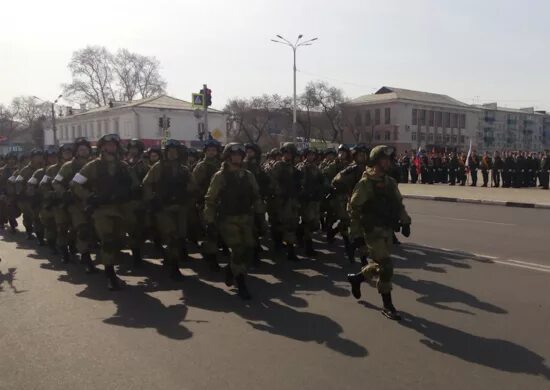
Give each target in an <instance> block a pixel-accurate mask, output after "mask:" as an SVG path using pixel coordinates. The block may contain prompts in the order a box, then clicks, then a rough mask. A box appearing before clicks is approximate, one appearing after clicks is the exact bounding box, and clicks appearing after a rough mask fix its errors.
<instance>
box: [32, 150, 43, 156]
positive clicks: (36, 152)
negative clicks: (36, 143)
mask: <svg viewBox="0 0 550 390" xmlns="http://www.w3.org/2000/svg"><path fill="white" fill-rule="evenodd" d="M36 156H44V151H43V150H42V149H38V148H35V149H33V150H31V158H32V157H36Z"/></svg>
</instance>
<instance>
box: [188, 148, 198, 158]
mask: <svg viewBox="0 0 550 390" xmlns="http://www.w3.org/2000/svg"><path fill="white" fill-rule="evenodd" d="M187 153H188V154H189V156H193V157H195V158H199V155H200V153H199V151H198V150H197V148H187Z"/></svg>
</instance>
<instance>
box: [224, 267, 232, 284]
mask: <svg viewBox="0 0 550 390" xmlns="http://www.w3.org/2000/svg"><path fill="white" fill-rule="evenodd" d="M233 283H234V277H233V271H232V270H231V264H227V265H226V266H225V285H226V286H227V287H231V286H233Z"/></svg>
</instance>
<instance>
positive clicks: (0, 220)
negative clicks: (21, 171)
mask: <svg viewBox="0 0 550 390" xmlns="http://www.w3.org/2000/svg"><path fill="white" fill-rule="evenodd" d="M17 170H18V167H17V155H16V154H15V152H9V153H8V154H7V156H6V165H5V166H4V167H2V169H1V172H0V228H3V227H4V225H5V224H6V223H7V224H9V225H10V229H11V231H12V233H14V232H15V229H16V227H17V217H19V209H18V208H17V205H16V203H15V200H14V195H15V180H16V177H17V175H16V173H17ZM10 180H11V181H10Z"/></svg>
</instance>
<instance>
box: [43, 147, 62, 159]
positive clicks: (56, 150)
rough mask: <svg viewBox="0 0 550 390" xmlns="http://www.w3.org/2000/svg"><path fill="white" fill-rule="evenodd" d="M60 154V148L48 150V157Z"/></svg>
mask: <svg viewBox="0 0 550 390" xmlns="http://www.w3.org/2000/svg"><path fill="white" fill-rule="evenodd" d="M58 154H59V148H58V147H57V146H51V147H49V148H48V149H46V156H48V157H49V156H57V155H58Z"/></svg>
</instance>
